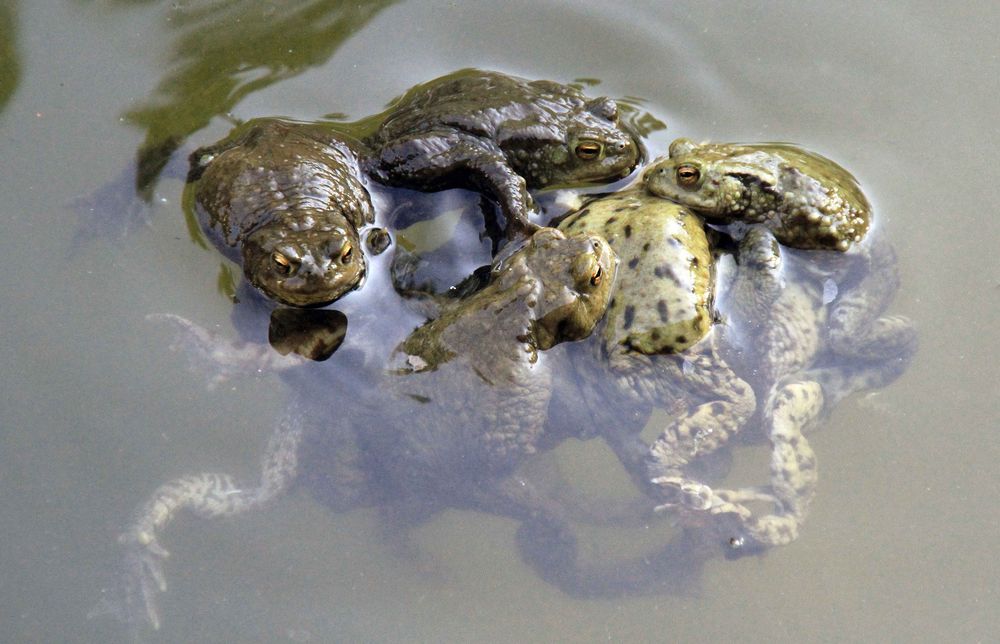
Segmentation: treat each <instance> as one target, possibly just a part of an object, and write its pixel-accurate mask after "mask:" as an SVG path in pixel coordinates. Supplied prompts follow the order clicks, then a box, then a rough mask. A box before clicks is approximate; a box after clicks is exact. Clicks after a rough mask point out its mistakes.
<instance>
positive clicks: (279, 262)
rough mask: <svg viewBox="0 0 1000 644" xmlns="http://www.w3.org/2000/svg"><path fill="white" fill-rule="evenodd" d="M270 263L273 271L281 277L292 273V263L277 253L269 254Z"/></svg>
mask: <svg viewBox="0 0 1000 644" xmlns="http://www.w3.org/2000/svg"><path fill="white" fill-rule="evenodd" d="M271 261H272V262H274V266H275V270H277V271H278V272H279V273H281V274H282V275H288V274H289V273H291V272H292V263H291V262H290V261H288V258H287V257H285V256H284V255H282V254H281V253H279V252H278V251H275V252H273V253H271Z"/></svg>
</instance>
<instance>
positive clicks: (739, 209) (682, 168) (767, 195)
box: [644, 139, 871, 251]
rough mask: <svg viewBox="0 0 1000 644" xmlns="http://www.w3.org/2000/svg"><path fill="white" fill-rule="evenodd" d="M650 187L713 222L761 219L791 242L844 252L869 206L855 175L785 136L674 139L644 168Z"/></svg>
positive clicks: (863, 225) (862, 227)
mask: <svg viewBox="0 0 1000 644" xmlns="http://www.w3.org/2000/svg"><path fill="white" fill-rule="evenodd" d="M644 177H645V180H646V186H647V188H648V189H649V191H650V192H652V193H653V194H656V195H659V196H661V197H664V198H667V199H670V200H671V201H674V202H677V203H679V204H683V205H685V206H688V207H689V208H691V209H692V210H694V211H695V212H697V213H698V214H700V215H702V216H703V217H706V218H707V219H709V220H711V221H713V222H717V223H730V222H733V221H739V222H744V223H749V224H763V225H765V226H767V227H768V228H769V229H770V230H771V231H772V232H773V233H774V236H775V237H776V238H777V239H778V241H779V242H781V243H782V244H784V245H786V246H789V247H791V248H802V249H830V250H839V251H846V250H848V249H849V248H851V246H852V245H854V244H857V243H858V242H860V241H861V240H862V238H864V236H865V233H866V232H867V230H868V226H869V222H870V219H871V205H870V204H869V203H868V199H867V198H866V197H865V195H864V193H862V192H861V188H860V187H859V186H858V182H857V180H856V179H855V178H854V177H853V176H852V175H851V174H850V173H849V172H848V171H847V170H845V169H844V168H842V167H841V166H839V165H837V164H836V163H834V162H833V161H831V160H830V159H827V158H826V157H823V156H821V155H819V154H816V153H815V152H810V151H808V150H805V149H803V148H800V147H798V146H795V145H791V144H787V143H761V144H747V145H742V144H735V143H702V144H696V143H694V142H693V141H691V140H690V139H676V140H675V141H674V142H673V143H671V144H670V156H669V157H668V158H666V159H663V160H660V161H658V162H656V163H654V164H653V165H651V166H650V167H649V168H648V169H647V170H646V171H645V173H644Z"/></svg>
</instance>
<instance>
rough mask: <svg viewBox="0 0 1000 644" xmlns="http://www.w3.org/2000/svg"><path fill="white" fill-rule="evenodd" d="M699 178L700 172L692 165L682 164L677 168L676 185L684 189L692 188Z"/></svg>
mask: <svg viewBox="0 0 1000 644" xmlns="http://www.w3.org/2000/svg"><path fill="white" fill-rule="evenodd" d="M700 178H701V171H700V170H698V168H696V167H694V166H693V165H689V164H684V165H680V166H677V184H678V185H680V186H682V187H684V188H693V187H694V186H695V185H696V184H697V183H698V179H700Z"/></svg>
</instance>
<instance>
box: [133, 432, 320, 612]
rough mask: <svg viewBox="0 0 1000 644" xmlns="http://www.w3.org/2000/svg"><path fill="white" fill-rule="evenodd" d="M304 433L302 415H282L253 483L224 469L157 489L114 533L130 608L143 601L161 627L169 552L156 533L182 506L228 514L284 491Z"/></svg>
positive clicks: (197, 512)
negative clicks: (159, 600)
mask: <svg viewBox="0 0 1000 644" xmlns="http://www.w3.org/2000/svg"><path fill="white" fill-rule="evenodd" d="M302 432H303V423H302V419H301V418H300V417H299V416H298V415H297V414H287V415H286V416H285V417H284V418H282V420H281V422H280V423H279V424H278V427H277V429H276V430H275V431H274V433H273V434H272V436H271V439H270V440H269V442H268V445H267V451H266V452H265V454H264V460H263V467H262V472H261V478H260V483H259V484H258V485H257V486H254V487H243V486H240V485H237V484H236V483H235V482H234V481H233V479H232V477H230V476H229V475H228V474H217V473H212V472H203V473H201V474H193V475H189V476H183V477H180V478H178V479H174V480H173V481H170V482H169V483H166V484H164V485H161V486H160V487H159V488H157V489H156V491H155V492H154V493H153V496H152V498H151V499H149V501H147V502H146V503H145V504H143V505H142V507H141V508H140V509H139V511H138V514H137V516H136V519H135V521H134V522H133V523H132V524H131V525H130V526H129V527H128V529H127V530H126V531H125V532H124V533H123V534H122V535H121V536H120V537H119V538H118V541H119V542H120V543H121V544H122V545H123V546H125V550H126V552H125V566H126V570H125V576H126V578H125V602H126V609H127V610H128V611H129V612H130V613H131V611H132V609H134V608H137V607H140V606H141V610H144V611H145V617H146V619H148V620H149V623H150V625H152V627H153V628H159V626H160V618H159V613H158V611H157V609H156V592H157V591H159V592H164V591H166V589H167V584H166V579H165V577H164V575H163V560H164V559H166V558H167V556H168V555H169V553H168V552H167V550H166V549H164V548H163V546H161V545H160V543H159V540H158V538H157V535H158V533H159V532H160V531H161V530H163V528H165V527H166V525H167V524H168V523H170V521H171V520H173V518H174V517H175V516H176V515H177V514H178V513H179V512H181V511H182V510H188V511H190V512H193V513H194V514H195V515H197V516H200V517H205V518H214V517H221V516H230V515H234V514H240V513H242V512H246V511H247V510H251V509H254V508H257V507H259V506H261V505H263V504H264V503H266V502H267V501H270V500H271V499H273V498H274V497H276V496H278V495H279V494H281V493H282V492H284V491H285V490H287V489H288V487H289V485H290V484H291V482H292V481H293V480H294V479H295V476H296V474H297V472H298V447H299V443H300V442H301V440H302ZM140 619H141V618H140Z"/></svg>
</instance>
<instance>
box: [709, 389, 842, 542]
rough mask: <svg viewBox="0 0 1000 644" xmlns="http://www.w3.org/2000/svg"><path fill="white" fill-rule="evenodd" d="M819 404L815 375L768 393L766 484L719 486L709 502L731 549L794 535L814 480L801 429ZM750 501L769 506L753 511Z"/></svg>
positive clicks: (819, 411)
mask: <svg viewBox="0 0 1000 644" xmlns="http://www.w3.org/2000/svg"><path fill="white" fill-rule="evenodd" d="M824 404H825V399H824V396H823V388H822V386H821V385H820V384H819V383H818V382H815V381H796V382H790V383H786V384H784V385H782V386H780V387H779V388H778V389H777V391H775V392H774V394H773V395H772V396H771V399H770V400H769V401H768V405H767V413H766V414H765V418H766V422H767V423H768V424H769V425H770V427H769V438H770V442H771V482H770V486H769V488H765V489H757V488H741V489H736V490H718V491H716V493H715V497H714V498H713V499H712V503H711V507H710V508H709V514H710V515H712V516H714V517H715V518H716V519H717V520H718V522H719V525H718V529H719V530H720V532H721V533H722V534H723V536H724V538H725V541H726V542H728V544H729V545H730V547H731V548H732V549H733V550H732V551H731V554H747V553H750V552H755V551H757V550H759V549H762V548H768V547H773V546H781V545H787V544H789V543H791V542H792V541H795V540H796V539H797V538H798V535H799V527H800V525H801V524H802V522H803V521H804V520H805V517H806V514H807V513H808V510H809V505H810V503H811V502H812V499H813V496H814V495H815V492H816V481H817V473H816V455H815V453H814V452H813V450H812V447H810V445H809V442H808V441H807V440H806V438H805V436H804V435H803V432H804V431H805V430H806V429H807V428H808V427H809V426H810V425H812V424H813V423H814V422H815V421H817V420H818V419H819V418H820V416H821V414H822V412H823V409H824ZM751 502H765V503H769V504H770V505H772V506H773V508H774V510H773V511H772V512H771V513H769V514H765V515H755V514H754V513H753V512H751V511H750V509H749V508H748V507H747V504H748V503H751Z"/></svg>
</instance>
